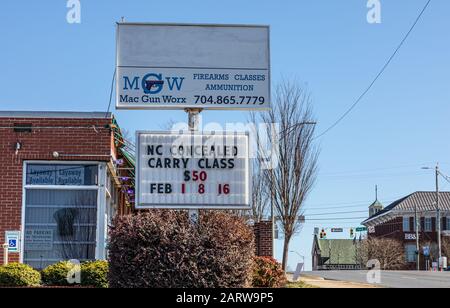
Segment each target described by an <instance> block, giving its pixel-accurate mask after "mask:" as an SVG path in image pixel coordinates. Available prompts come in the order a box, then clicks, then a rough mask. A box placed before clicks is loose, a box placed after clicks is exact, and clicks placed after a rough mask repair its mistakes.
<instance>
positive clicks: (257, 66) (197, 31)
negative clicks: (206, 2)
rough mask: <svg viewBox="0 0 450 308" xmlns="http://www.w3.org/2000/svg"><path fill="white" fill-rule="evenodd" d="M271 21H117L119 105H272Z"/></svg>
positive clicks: (124, 107)
mask: <svg viewBox="0 0 450 308" xmlns="http://www.w3.org/2000/svg"><path fill="white" fill-rule="evenodd" d="M269 37H270V30H269V27H268V26H244V25H191V24H188V25H186V24H136V23H118V24H117V59H116V61H117V63H116V65H117V70H116V78H117V79H116V107H117V108H118V109H183V108H203V109H247V110H253V109H258V110H264V109H269V108H270V47H269V46H270V42H269Z"/></svg>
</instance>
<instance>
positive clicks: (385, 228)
mask: <svg viewBox="0 0 450 308" xmlns="http://www.w3.org/2000/svg"><path fill="white" fill-rule="evenodd" d="M442 220H443V224H444V228H445V227H446V225H445V220H446V218H445V217H444V218H442ZM413 227H414V217H410V230H411V231H409V232H403V218H402V217H398V218H395V219H392V220H390V221H388V222H385V223H384V224H380V225H378V226H376V227H375V233H373V234H369V237H375V238H376V237H383V238H391V239H395V240H398V241H399V242H401V243H403V245H406V244H416V240H415V239H411V240H407V239H405V235H406V234H416V232H415V231H414V228H413ZM420 230H421V231H420V232H419V239H420V247H423V246H425V245H427V244H429V243H437V240H438V233H437V232H436V218H432V230H433V231H431V232H425V218H424V217H421V218H420ZM421 253H422V252H421ZM420 260H421V262H420V263H421V265H420V266H421V269H425V261H424V260H425V258H424V256H423V254H421V257H420ZM416 267H417V266H416V264H415V263H408V264H407V265H406V267H405V269H411V270H412V269H416Z"/></svg>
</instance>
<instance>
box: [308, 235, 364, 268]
mask: <svg viewBox="0 0 450 308" xmlns="http://www.w3.org/2000/svg"><path fill="white" fill-rule="evenodd" d="M355 244H356V243H355V240H345V239H330V240H327V239H320V238H319V236H318V235H317V234H316V235H315V236H314V241H313V248H312V268H313V270H314V271H326V270H359V269H361V266H360V264H358V262H356V259H357V258H356V253H357V251H356V247H357V245H355Z"/></svg>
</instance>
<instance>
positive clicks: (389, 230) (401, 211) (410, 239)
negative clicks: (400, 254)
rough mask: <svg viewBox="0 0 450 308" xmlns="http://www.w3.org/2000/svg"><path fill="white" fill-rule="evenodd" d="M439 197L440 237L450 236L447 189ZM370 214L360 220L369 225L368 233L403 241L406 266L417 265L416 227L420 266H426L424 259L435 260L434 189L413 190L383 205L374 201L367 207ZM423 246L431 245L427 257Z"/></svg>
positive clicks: (436, 237) (436, 236)
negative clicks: (365, 218)
mask: <svg viewBox="0 0 450 308" xmlns="http://www.w3.org/2000/svg"><path fill="white" fill-rule="evenodd" d="M439 200H440V201H439V209H440V212H441V218H442V219H441V230H442V238H443V239H445V238H446V237H448V236H450V192H441V193H440V199H439ZM374 209H375V210H374ZM370 214H371V216H370V217H369V218H368V219H367V220H365V221H364V222H362V224H363V225H364V226H366V227H368V229H369V237H385V238H392V239H396V240H398V241H400V242H402V243H403V245H404V249H405V258H406V261H407V263H408V266H407V267H408V268H409V269H415V268H417V263H416V262H417V236H416V230H417V229H416V228H417V227H419V230H418V231H419V242H420V252H419V253H420V256H421V257H420V258H419V260H420V263H421V264H420V267H421V268H422V269H425V268H426V265H425V262H426V260H427V259H428V260H429V261H431V262H433V261H437V260H438V249H437V240H438V232H437V226H438V225H437V212H436V193H435V192H415V193H413V194H411V195H408V196H406V197H404V198H401V199H399V200H397V201H395V202H393V203H392V204H390V205H389V206H387V207H386V208H384V209H383V208H382V206H381V204H379V203H376V204H375V205H372V206H371V207H370ZM424 247H429V248H430V256H429V257H428V256H425V255H424ZM447 257H450V256H447Z"/></svg>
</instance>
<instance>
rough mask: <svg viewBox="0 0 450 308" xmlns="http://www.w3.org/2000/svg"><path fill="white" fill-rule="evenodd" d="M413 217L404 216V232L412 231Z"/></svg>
mask: <svg viewBox="0 0 450 308" xmlns="http://www.w3.org/2000/svg"><path fill="white" fill-rule="evenodd" d="M410 220H411V217H409V216H403V223H402V229H403V232H411V222H410ZM406 223H408V228H405V226H406Z"/></svg>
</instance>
